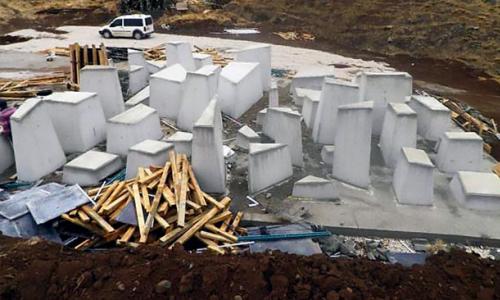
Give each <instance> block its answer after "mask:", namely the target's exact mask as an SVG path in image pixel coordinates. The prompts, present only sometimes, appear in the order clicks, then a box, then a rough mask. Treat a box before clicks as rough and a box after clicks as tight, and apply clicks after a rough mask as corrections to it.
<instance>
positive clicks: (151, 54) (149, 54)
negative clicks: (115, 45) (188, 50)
mask: <svg viewBox="0 0 500 300" xmlns="http://www.w3.org/2000/svg"><path fill="white" fill-rule="evenodd" d="M194 47H195V49H196V50H195V51H194V52H196V53H203V54H208V55H210V56H211V57H212V61H213V63H214V64H216V65H220V66H221V67H225V66H226V65H227V64H228V63H229V62H230V61H231V60H232V58H230V57H224V56H223V55H222V54H221V53H220V52H218V51H217V49H215V48H200V47H198V46H194ZM144 58H145V59H146V60H167V56H166V53H165V46H164V45H163V44H161V45H158V46H155V47H152V48H149V49H145V50H144Z"/></svg>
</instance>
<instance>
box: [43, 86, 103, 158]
mask: <svg viewBox="0 0 500 300" xmlns="http://www.w3.org/2000/svg"><path fill="white" fill-rule="evenodd" d="M44 105H46V106H47V112H48V113H49V116H50V119H51V120H52V124H53V125H54V129H55V130H56V133H57V136H58V138H59V141H60V142H61V146H62V148H63V150H64V152H65V153H76V152H85V151H87V150H89V149H91V148H93V147H94V146H96V145H97V144H99V143H101V142H104V140H105V139H106V118H105V116H104V111H103V109H102V106H101V102H100V101H99V98H98V97H97V95H96V94H95V93H88V92H58V93H53V94H51V95H49V96H47V97H44Z"/></svg>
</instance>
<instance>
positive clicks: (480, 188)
mask: <svg viewBox="0 0 500 300" xmlns="http://www.w3.org/2000/svg"><path fill="white" fill-rule="evenodd" d="M450 190H451V193H452V195H453V196H454V197H455V199H456V200H457V201H458V202H459V203H460V204H462V205H463V206H465V207H467V208H470V209H474V210H481V211H490V210H499V209H500V178H499V177H498V176H497V175H495V174H493V173H480V172H468V171H460V172H458V173H457V174H455V176H454V177H453V180H452V181H451V183H450Z"/></svg>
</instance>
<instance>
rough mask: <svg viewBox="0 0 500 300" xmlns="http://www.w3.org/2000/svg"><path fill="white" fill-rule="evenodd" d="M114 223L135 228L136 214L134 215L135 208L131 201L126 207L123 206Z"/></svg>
mask: <svg viewBox="0 0 500 300" xmlns="http://www.w3.org/2000/svg"><path fill="white" fill-rule="evenodd" d="M116 221H118V222H120V223H125V224H129V225H134V226H137V214H136V213H135V206H134V202H133V201H130V202H129V203H128V204H127V206H125V208H124V209H123V210H122V212H121V214H119V215H118V217H117V218H116Z"/></svg>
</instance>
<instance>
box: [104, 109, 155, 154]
mask: <svg viewBox="0 0 500 300" xmlns="http://www.w3.org/2000/svg"><path fill="white" fill-rule="evenodd" d="M162 135H163V134H162V131H161V128H160V118H159V116H158V113H157V112H156V110H154V109H153V108H151V107H149V106H146V105H144V104H138V105H136V106H134V107H132V108H130V109H129V110H127V111H125V112H123V113H121V114H119V115H117V116H115V117H113V118H111V119H109V120H108V127H107V144H106V150H107V151H108V152H110V153H114V154H118V155H120V156H123V157H125V156H127V154H128V149H129V148H130V147H131V146H133V145H135V144H137V143H139V142H142V141H143V140H146V139H152V140H158V139H160V138H161V137H162Z"/></svg>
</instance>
